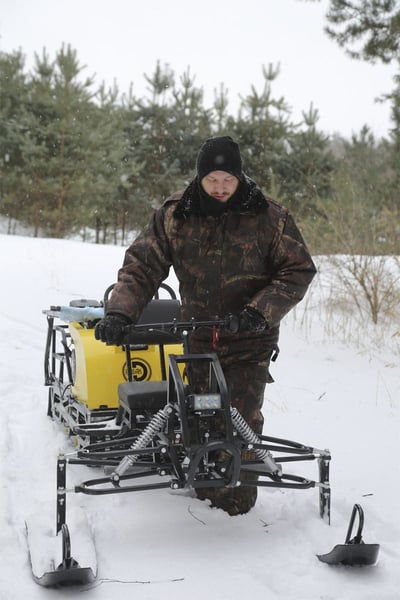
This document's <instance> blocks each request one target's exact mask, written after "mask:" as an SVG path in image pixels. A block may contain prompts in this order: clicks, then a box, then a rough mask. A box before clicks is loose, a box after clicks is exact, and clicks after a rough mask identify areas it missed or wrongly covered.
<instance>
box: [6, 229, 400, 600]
mask: <svg viewBox="0 0 400 600" xmlns="http://www.w3.org/2000/svg"><path fill="white" fill-rule="evenodd" d="M0 256H1V259H0V281H1V304H0V352H1V363H0V432H1V434H0V486H1V493H0V556H1V559H0V599H1V600H20V599H21V600H22V599H24V600H25V599H27V598H29V600H35V599H37V598H46V599H47V598H49V599H53V598H70V597H72V596H76V595H78V596H79V595H81V593H83V594H84V595H86V596H88V597H90V598H93V599H95V600H99V599H104V600H105V599H107V600H109V599H110V598H118V600H119V599H121V600H124V599H128V598H129V599H131V598H135V599H146V600H153V599H154V600H156V599H157V600H159V599H160V598H163V599H165V598H174V600H180V599H182V600H183V599H185V600H187V599H188V598H190V599H191V600H199V599H203V598H210V597H211V598H213V599H214V598H215V599H218V600H223V599H226V600H235V599H239V598H240V599H243V598H246V599H247V598H252V599H254V598H263V599H265V600H275V599H278V598H279V599H280V600H283V599H284V600H344V599H346V600H347V599H349V600H350V599H351V600H398V599H399V598H400V569H399V564H400V522H399V516H398V504H399V493H400V483H399V482H400V466H399V460H398V437H397V436H398V435H399V424H400V423H399V413H400V377H399V376H400V367H399V359H400V355H399V353H398V352H396V351H395V350H394V349H393V348H391V349H387V348H386V349H385V348H381V349H378V348H376V347H373V345H372V344H371V347H370V348H368V344H365V343H364V347H363V348H362V349H360V347H359V346H352V345H351V344H345V343H343V342H342V341H338V340H335V338H334V337H328V336H327V335H326V326H325V325H326V323H325V324H324V312H323V308H322V305H321V304H318V290H319V287H318V286H319V283H318V280H316V282H315V283H314V284H313V290H311V294H312V296H311V297H310V299H309V300H308V302H307V306H309V307H311V306H313V307H314V308H313V312H312V313H311V312H310V313H309V314H308V315H307V317H306V318H302V315H301V310H300V309H298V310H296V312H295V313H294V314H293V315H291V316H289V317H288V318H287V319H286V321H285V323H284V324H283V327H282V335H281V343H280V346H281V354H280V357H279V359H278V361H277V363H275V364H274V365H273V368H272V373H273V376H274V378H275V380H276V382H275V383H274V384H273V385H271V386H269V388H268V389H267V393H266V401H265V408H264V414H265V418H266V427H265V432H266V433H268V434H270V435H275V436H278V437H284V438H289V439H294V440H297V441H301V442H304V443H306V444H311V445H313V446H315V447H322V448H325V447H328V448H330V450H331V452H332V469H331V483H332V524H331V526H330V527H329V526H328V525H326V524H325V523H324V522H323V521H322V520H321V519H320V518H319V514H318V492H317V491H316V490H305V491H292V490H287V491H286V490H284V491H282V490H276V491H270V490H268V489H262V490H261V491H260V493H259V500H258V503H257V505H256V507H255V508H254V509H253V510H252V511H251V512H250V513H249V514H247V515H244V516H239V517H229V516H228V515H227V514H226V513H224V512H222V511H219V510H217V509H210V508H209V507H208V505H207V504H206V503H205V502H201V501H199V500H197V499H196V498H194V496H193V495H192V494H191V493H190V492H184V493H182V492H179V493H176V492H175V493H173V492H169V491H154V492H144V493H143V494H139V493H137V494H121V495H117V496H100V497H90V496H83V497H82V496H81V495H79V496H78V495H73V494H72V495H70V496H69V503H70V505H72V504H74V503H77V505H79V506H82V507H83V508H84V510H85V512H86V514H87V515H88V518H89V521H90V524H91V526H92V528H93V532H94V539H95V545H96V550H97V557H98V569H99V571H98V579H97V581H96V583H95V584H93V585H92V586H90V587H89V588H77V589H75V590H71V589H69V590H66V589H64V590H48V589H44V588H41V587H39V586H37V585H36V584H35V583H34V582H33V580H32V578H31V572H30V566H29V561H28V553H27V546H26V537H25V519H26V518H27V517H28V516H29V515H31V514H33V515H36V517H37V516H38V515H41V516H42V517H43V516H45V517H46V518H47V516H48V519H49V522H50V523H51V524H53V520H54V496H55V463H56V456H57V453H58V451H59V449H60V448H64V447H66V446H67V440H66V438H65V435H64V434H63V432H62V431H61V430H60V429H59V427H58V425H57V424H56V423H54V422H52V421H51V420H50V419H49V418H48V417H47V415H46V407H47V390H46V389H45V388H44V386H43V350H44V343H45V334H46V320H45V317H44V315H43V314H42V312H41V311H42V309H44V308H47V307H49V306H50V305H51V304H67V303H68V302H69V301H70V300H71V299H73V298H81V297H92V298H97V299H101V298H102V295H103V292H104V289H105V288H106V287H107V286H108V284H110V283H112V282H113V281H114V280H115V277H116V271H117V269H118V267H119V265H120V263H121V261H122V258H123V249H122V248H119V247H110V246H95V245H91V244H82V243H79V242H73V241H58V240H49V239H33V238H28V237H18V236H6V235H0ZM322 271H323V269H322ZM323 275H324V274H323V272H322V274H321V276H323ZM172 282H173V280H172ZM303 304H304V305H306V302H304V303H303ZM313 315H314V316H313ZM364 342H365V340H364ZM297 468H299V467H297ZM70 469H71V470H73V469H74V467H70ZM75 469H78V471H79V473H78V472H77V471H73V475H72V477H76V478H80V469H82V467H78V468H77V467H75ZM292 470H293V469H292ZM299 472H302V473H305V474H310V475H311V476H312V477H316V464H315V463H312V464H310V465H306V468H305V469H304V468H303V470H302V471H301V470H300V471H299ZM86 475H87V473H86V472H85V473H84V474H83V475H82V479H84V478H85V476H86ZM86 478H87V477H86ZM356 502H357V503H360V504H361V505H362V507H363V508H364V512H365V528H364V540H365V541H366V542H367V543H368V542H370V543H379V544H381V548H380V554H379V561H378V564H377V565H376V566H373V567H369V568H345V567H329V566H327V565H325V564H323V563H321V562H319V561H318V560H317V558H316V554H317V553H324V552H328V551H329V550H330V549H331V548H332V547H333V546H334V545H335V544H340V543H343V542H344V538H345V535H346V531H347V525H348V520H349V517H350V513H351V510H352V507H353V504H354V503H356ZM72 543H73V541H72Z"/></svg>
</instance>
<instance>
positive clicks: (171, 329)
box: [123, 314, 238, 345]
mask: <svg viewBox="0 0 400 600" xmlns="http://www.w3.org/2000/svg"><path fill="white" fill-rule="evenodd" d="M237 321H238V319H237V317H236V316H235V315H232V314H229V315H227V316H226V317H225V318H224V319H214V320H209V321H199V320H196V319H194V318H193V319H190V320H189V321H178V320H177V319H174V320H173V321H169V322H166V323H138V324H136V325H127V326H126V327H125V328H124V334H125V335H124V340H123V343H124V344H125V345H129V344H172V343H175V344H176V343H179V342H182V340H183V339H184V338H185V336H186V335H188V334H189V333H190V332H193V331H196V330H197V329H201V328H203V327H208V328H217V329H224V330H225V331H229V332H231V333H236V331H237V329H238V323H237Z"/></svg>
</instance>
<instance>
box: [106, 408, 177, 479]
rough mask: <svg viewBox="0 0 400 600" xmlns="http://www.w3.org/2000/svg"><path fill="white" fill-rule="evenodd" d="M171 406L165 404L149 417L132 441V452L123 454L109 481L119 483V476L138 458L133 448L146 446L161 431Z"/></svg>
mask: <svg viewBox="0 0 400 600" xmlns="http://www.w3.org/2000/svg"><path fill="white" fill-rule="evenodd" d="M172 410H173V408H172V406H171V405H170V404H166V405H165V406H164V408H161V409H160V410H159V411H158V412H157V413H156V414H155V415H154V416H153V418H152V419H151V421H150V422H149V423H148V425H147V426H146V427H145V429H144V430H143V431H142V433H141V434H140V436H139V437H138V439H137V440H136V442H134V443H133V444H132V445H131V447H130V450H132V454H128V455H127V456H124V458H123V459H122V460H121V462H120V463H119V465H118V466H117V467H116V469H115V470H114V472H113V473H112V474H111V481H112V483H113V484H114V485H116V486H117V485H118V484H119V480H120V477H121V476H122V475H123V474H124V473H126V471H127V470H128V469H129V468H130V467H132V466H133V465H134V464H135V462H136V461H137V459H138V456H139V455H138V454H134V452H135V450H141V449H143V448H146V447H147V446H148V445H149V444H150V442H152V441H153V439H154V437H155V436H156V435H157V433H159V432H160V431H161V429H162V428H163V427H164V425H165V423H166V422H167V419H168V417H169V415H170V414H171V412H172Z"/></svg>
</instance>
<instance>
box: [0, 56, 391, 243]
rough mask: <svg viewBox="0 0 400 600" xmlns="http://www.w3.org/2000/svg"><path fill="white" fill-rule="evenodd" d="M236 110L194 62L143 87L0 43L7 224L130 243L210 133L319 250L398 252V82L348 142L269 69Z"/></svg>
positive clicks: (0, 168) (0, 152) (188, 170)
mask: <svg viewBox="0 0 400 600" xmlns="http://www.w3.org/2000/svg"><path fill="white" fill-rule="evenodd" d="M262 75H263V85H262V86H261V89H256V87H254V86H251V88H250V89H249V90H248V91H247V92H246V93H244V94H243V97H241V99H240V106H239V108H238V110H237V112H236V114H231V112H230V109H229V97H228V92H227V90H226V89H225V88H224V86H223V85H221V87H220V89H219V90H217V91H216V92H215V95H214V100H213V103H212V105H211V106H205V102H204V97H203V90H202V87H201V86H199V85H198V84H196V78H195V76H194V75H193V74H191V73H190V70H187V71H186V72H184V73H182V74H176V73H175V72H174V71H173V70H172V69H171V68H170V66H168V65H163V64H162V63H161V62H158V63H157V64H156V65H155V67H154V72H153V73H152V74H148V75H145V76H144V77H145V79H146V83H147V89H148V92H147V94H146V96H145V97H140V98H139V97H135V95H134V94H133V92H132V91H131V92H130V93H129V94H120V92H119V90H118V89H117V88H116V87H114V88H106V87H105V86H104V85H102V86H100V87H99V86H96V85H95V83H94V80H93V79H92V78H90V77H88V76H87V75H86V68H83V67H82V66H81V65H80V61H79V57H78V56H77V52H76V50H74V49H73V48H71V47H70V46H69V45H63V46H62V47H61V48H60V49H59V51H58V52H57V53H56V56H54V57H50V56H49V55H48V54H47V52H46V51H45V50H44V51H43V52H42V53H41V54H37V55H36V56H35V63H34V66H33V67H32V69H31V70H30V71H27V69H26V67H25V57H24V55H23V53H22V51H21V50H19V51H14V52H11V53H5V52H0V215H1V216H2V217H3V219H5V220H6V222H7V224H8V225H7V226H8V232H9V233H13V232H14V231H15V227H16V224H17V223H19V224H20V223H22V224H26V225H28V226H29V227H30V230H31V231H32V234H33V235H35V236H50V237H55V238H64V237H70V236H75V237H78V238H79V239H82V240H84V241H85V240H87V241H95V242H96V243H115V244H127V243H129V241H130V240H131V239H132V235H133V232H137V231H138V230H140V229H141V228H142V227H143V226H144V225H145V224H146V222H147V220H148V218H149V215H150V213H151V211H152V210H153V209H154V208H155V207H158V206H160V205H161V203H162V202H163V200H165V198H166V197H168V196H169V195H170V194H171V193H172V192H174V191H176V190H178V189H182V188H183V187H184V186H185V185H186V184H187V183H188V182H189V181H190V180H191V178H192V177H193V175H194V167H195V161H196V156H197V152H198V149H199V147H200V145H201V144H202V142H203V141H204V140H205V139H206V138H208V137H210V136H213V135H225V134H229V135H232V137H234V138H235V139H236V140H237V141H238V142H239V143H240V145H241V149H242V154H243V160H244V170H245V172H246V173H247V174H248V175H249V176H250V177H251V178H253V179H254V180H256V181H257V183H258V184H259V185H260V187H261V188H262V190H263V191H264V192H265V193H266V194H268V195H270V196H272V197H274V198H275V199H276V200H278V201H279V202H280V203H282V204H284V205H285V206H286V207H287V208H289V210H290V211H291V212H292V213H293V215H294V217H295V219H296V221H297V223H298V224H299V226H300V228H301V230H302V232H303V233H304V236H305V238H306V240H307V243H308V245H309V247H310V250H311V251H312V252H313V253H318V254H360V255H361V254H368V255H384V254H386V255H387V254H395V255H399V254H400V239H399V238H400V231H399V227H400V225H399V224H400V215H399V210H400V202H399V197H400V194H399V192H400V169H399V165H400V89H399V85H398V82H397V84H396V82H395V84H396V85H397V88H396V87H395V89H394V91H392V92H391V93H390V94H389V93H388V96H387V98H386V102H389V103H390V106H391V118H392V124H393V127H392V129H391V131H389V132H388V134H387V138H385V139H376V138H375V137H374V135H373V134H372V132H371V131H370V129H369V128H368V124H366V125H365V126H364V127H363V128H362V130H361V131H359V132H358V133H357V134H355V135H353V137H352V138H351V139H344V138H342V137H340V136H339V135H335V136H329V135H327V134H325V133H324V132H323V131H321V129H320V128H319V124H318V121H319V117H318V107H316V106H313V105H311V106H309V107H306V108H305V109H304V112H303V115H302V120H301V122H295V121H294V119H293V116H292V114H291V110H290V107H289V100H290V99H285V98H279V97H276V96H275V94H274V82H275V80H276V79H277V78H278V77H279V68H278V67H277V66H275V65H271V64H270V65H266V66H263V67H262Z"/></svg>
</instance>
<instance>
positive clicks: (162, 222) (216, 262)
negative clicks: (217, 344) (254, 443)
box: [107, 178, 316, 346]
mask: <svg viewBox="0 0 400 600" xmlns="http://www.w3.org/2000/svg"><path fill="white" fill-rule="evenodd" d="M246 183H247V187H248V193H247V194H246V197H245V198H244V199H242V200H241V202H240V204H239V205H238V206H237V207H236V209H235V210H228V211H226V212H224V213H223V214H222V215H221V216H218V217H213V216H203V215H202V214H201V213H200V211H199V207H198V206H197V204H196V196H195V194H193V182H192V184H191V185H189V187H188V188H186V190H185V191H184V192H183V193H182V192H180V193H176V194H174V195H172V196H171V197H170V198H168V199H167V200H166V201H165V202H164V204H163V206H162V207H161V208H159V209H158V210H156V211H155V212H154V214H153V217H152V219H151V221H150V223H149V224H148V226H147V228H146V229H145V230H144V231H143V232H142V233H141V235H139V237H138V238H137V239H136V240H135V241H134V242H133V243H132V245H131V246H130V247H129V248H128V249H127V251H126V254H125V260H124V264H123V266H122V268H121V269H120V271H119V274H118V283H117V284H116V286H115V288H114V290H113V293H112V296H111V298H110V301H109V303H108V307H107V312H108V313H120V314H124V315H126V316H128V317H129V318H130V319H131V320H132V321H133V322H135V321H137V319H138V318H139V316H140V314H141V312H142V310H143V308H144V306H145V305H146V303H147V302H148V301H149V300H150V299H151V298H152V296H153V295H154V293H155V291H156V290H157V289H158V287H159V285H160V283H161V282H162V281H163V280H164V279H165V278H166V277H167V276H168V273H169V269H170V267H171V266H173V268H174V270H175V273H176V276H177V278H178V281H179V286H180V289H179V291H180V296H181V301H182V318H184V319H189V318H191V317H195V318H197V319H214V318H216V319H220V318H223V317H225V316H226V315H227V314H228V313H233V314H238V313H239V312H240V311H241V310H242V309H243V308H244V307H245V306H252V307H254V308H255V309H256V310H258V311H259V312H260V313H261V314H262V315H263V316H264V317H265V319H266V321H267V323H268V330H267V331H266V332H265V333H261V334H256V335H257V337H258V339H260V338H263V339H264V342H267V343H268V345H270V346H272V345H274V344H275V343H276V342H277V339H278V334H279V323H280V321H281V319H282V317H284V315H285V314H286V313H288V311H289V310H290V309H291V308H293V307H294V306H295V305H296V304H297V303H298V302H299V301H300V300H301V299H302V298H303V296H304V294H305V292H306V290H307V288H308V286H309V284H310V282H311V280H312V278H313V277H314V274H315V272H316V270H315V266H314V263H313V261H312V259H311V257H310V255H309V253H308V251H307V248H306V246H305V244H304V241H303V239H302V236H301V234H300V232H299V230H298V229H297V227H296V225H295V223H294V221H293V218H292V217H291V215H290V214H289V212H288V211H287V210H286V209H285V208H283V207H282V206H280V205H279V204H277V203H276V202H275V201H273V200H272V199H270V198H266V197H265V196H264V195H263V194H262V192H261V191H260V189H259V188H258V186H257V185H256V184H255V183H254V182H253V181H252V180H250V179H249V178H246ZM226 335H227V337H228V338H229V339H231V338H232V340H233V339H234V338H235V337H236V336H237V335H238V334H226ZM244 337H246V336H244ZM249 337H250V338H251V337H254V333H253V334H251V336H249ZM241 339H242V340H243V341H244V339H243V334H241ZM249 341H250V340H249Z"/></svg>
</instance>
